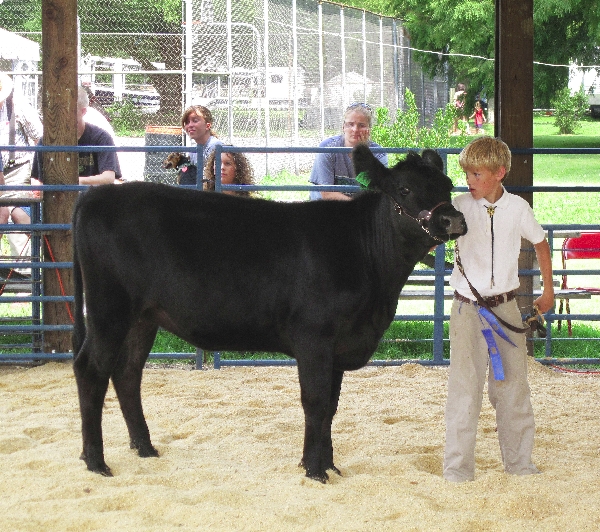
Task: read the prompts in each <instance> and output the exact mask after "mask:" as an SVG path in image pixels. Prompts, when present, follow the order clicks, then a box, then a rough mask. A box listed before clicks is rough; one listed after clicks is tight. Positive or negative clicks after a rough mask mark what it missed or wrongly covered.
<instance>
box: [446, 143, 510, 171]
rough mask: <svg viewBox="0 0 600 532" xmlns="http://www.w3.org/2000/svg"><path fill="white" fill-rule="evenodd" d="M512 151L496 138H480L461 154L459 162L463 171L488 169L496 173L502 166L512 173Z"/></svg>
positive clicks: (468, 145)
mask: <svg viewBox="0 0 600 532" xmlns="http://www.w3.org/2000/svg"><path fill="white" fill-rule="evenodd" d="M510 161H511V155H510V149H509V147H508V146H507V145H506V143H505V142H504V141H502V140H500V139H499V138H496V137H479V138H478V139H475V140H473V141H471V142H470V143H469V144H467V146H466V147H465V149H464V150H463V151H461V152H460V156H459V159H458V162H459V164H460V166H461V168H462V169H463V170H466V169H468V168H487V169H488V170H490V171H492V172H496V171H497V170H499V169H500V168H501V167H502V166H504V168H505V169H506V173H507V174H508V172H510Z"/></svg>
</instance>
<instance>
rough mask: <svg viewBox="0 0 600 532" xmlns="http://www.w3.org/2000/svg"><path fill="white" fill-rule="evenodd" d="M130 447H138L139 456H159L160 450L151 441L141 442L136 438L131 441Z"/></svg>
mask: <svg viewBox="0 0 600 532" xmlns="http://www.w3.org/2000/svg"><path fill="white" fill-rule="evenodd" d="M129 448H130V449H137V452H138V456H139V457H140V458H153V457H156V456H158V451H157V450H156V449H155V448H154V446H153V445H152V444H151V443H150V442H149V441H145V442H140V441H135V440H130V442H129Z"/></svg>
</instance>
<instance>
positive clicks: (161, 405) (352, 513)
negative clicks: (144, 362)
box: [0, 361, 600, 532]
mask: <svg viewBox="0 0 600 532" xmlns="http://www.w3.org/2000/svg"><path fill="white" fill-rule="evenodd" d="M446 376H447V370H446V369H444V368H426V367H421V366H418V365H414V364H408V365H405V366H401V367H390V368H375V367H367V368H364V369H362V370H360V371H356V372H353V373H347V374H346V378H345V380H344V384H343V388H342V396H341V400H340V408H339V411H338V415H337V416H336V418H335V420H334V425H333V433H334V436H333V437H334V448H335V451H336V464H337V466H338V467H339V468H340V469H341V471H342V473H343V476H342V477H339V476H337V475H333V474H332V475H331V480H330V482H329V483H328V484H326V485H323V484H320V483H318V482H315V481H312V480H309V479H307V478H306V477H304V474H303V470H301V469H300V468H298V462H299V460H300V456H301V453H302V439H303V415H302V410H301V407H300V401H299V387H298V382H297V376H296V369H295V368H293V367H285V368H264V367H263V368H252V369H250V368H226V369H222V370H220V371H215V370H212V369H210V370H203V371H188V370H184V369H163V368H151V369H148V370H146V372H145V377H144V383H143V394H144V407H145V412H146V416H147V419H148V423H149V426H150V432H151V434H152V437H153V442H154V444H155V446H156V447H157V449H158V450H159V452H160V454H161V457H160V458H146V459H141V458H139V457H137V455H136V454H135V452H134V451H132V450H130V449H129V443H128V437H127V432H126V428H125V424H124V421H123V417H122V415H121V412H120V410H119V406H118V403H117V400H116V398H115V395H114V392H113V390H112V388H111V389H110V390H109V394H108V397H107V401H106V406H105V409H104V425H103V426H104V441H105V446H106V461H107V463H108V464H109V466H110V467H111V468H112V470H113V473H114V474H115V476H114V477H113V478H104V477H101V476H99V475H96V474H93V473H90V472H88V471H87V470H86V468H85V465H84V463H83V462H82V461H80V460H79V459H78V457H79V454H80V452H81V436H80V418H79V411H78V404H77V393H76V387H75V381H74V377H73V373H72V369H71V366H70V364H61V363H51V364H47V365H45V366H41V367H36V368H29V369H23V368H8V367H5V368H0V427H1V430H0V468H1V471H2V473H1V476H0V523H1V525H0V528H1V529H2V530H5V531H22V530H24V531H29V530H31V531H36V532H38V531H45V532H52V531H61V532H64V531H76V532H83V531H93V530H106V531H115V530H124V531H171V530H210V531H238V530H240V531H242V530H244V531H245V530H247V531H269V532H270V531H327V532H331V531H346V530H353V531H354V530H355V531H379V530H382V531H388V530H394V531H395V530H399V531H405V530H406V531H409V530H414V531H438V530H439V531H461V532H462V531H464V532H466V531H510V532H516V531H521V530H528V531H529V530H535V531H539V530H551V531H561V532H563V531H586V530H599V529H600V503H599V502H598V494H599V493H600V452H599V441H600V431H599V428H600V420H599V418H598V403H597V402H598V398H599V397H600V393H599V392H600V376H594V375H572V374H562V373H558V372H556V371H553V370H552V369H550V368H547V367H544V366H541V365H540V364H538V363H536V362H534V361H531V363H530V382H531V387H532V392H533V402H534V409H535V414H536V421H537V439H536V447H535V451H534V461H535V463H536V465H537V466H538V467H539V468H540V469H541V471H542V474H540V475H532V476H527V477H514V476H509V475H506V474H505V473H504V472H503V471H502V467H501V463H500V456H499V449H498V440H497V436H496V433H495V423H494V415H493V411H492V409H491V407H490V405H489V402H488V401H487V399H486V400H484V409H483V412H482V415H481V418H480V424H479V434H478V443H477V471H476V480H475V481H474V482H469V483H465V484H459V485H455V484H451V483H448V482H446V481H445V480H444V479H443V478H442V476H441V470H442V452H443V445H444V419H443V411H444V404H445V400H446Z"/></svg>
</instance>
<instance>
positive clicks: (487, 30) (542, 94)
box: [348, 0, 600, 107]
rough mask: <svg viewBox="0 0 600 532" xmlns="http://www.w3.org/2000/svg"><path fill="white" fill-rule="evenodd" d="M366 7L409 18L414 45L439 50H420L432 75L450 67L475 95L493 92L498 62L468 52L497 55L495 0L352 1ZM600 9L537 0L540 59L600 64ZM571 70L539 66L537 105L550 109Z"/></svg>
mask: <svg viewBox="0 0 600 532" xmlns="http://www.w3.org/2000/svg"><path fill="white" fill-rule="evenodd" d="M348 3H349V4H351V5H354V6H357V7H362V8H364V9H373V10H376V9H379V10H380V11H379V12H382V13H383V14H386V15H390V16H397V17H399V18H401V19H403V20H404V21H405V27H406V28H407V29H408V32H409V34H410V39H411V44H412V46H413V47H415V48H418V49H422V50H430V51H433V52H438V53H437V54H435V53H433V54H432V53H421V54H418V57H417V60H418V61H419V62H421V63H422V64H423V65H424V66H425V67H426V68H427V70H428V72H429V73H430V74H434V73H436V72H443V71H445V69H446V67H449V72H450V75H451V82H453V83H455V82H465V83H467V85H468V86H469V87H470V89H471V90H470V94H469V97H470V98H471V100H468V103H467V105H471V103H472V99H473V98H474V96H475V94H476V93H477V92H479V91H480V90H485V91H486V92H487V93H488V94H491V93H493V87H494V63H493V61H486V60H484V59H479V58H477V57H474V58H472V57H463V56H455V55H451V56H446V55H443V54H445V53H448V54H465V55H472V56H482V57H485V58H489V59H493V58H494V42H495V1H494V0H348ZM599 44H600V10H599V9H598V4H597V2H592V1H590V0H534V57H535V60H536V62H538V63H548V64H557V65H568V64H569V63H570V62H571V61H575V62H576V63H578V64H598V63H599V62H600V47H599ZM568 76H569V72H568V68H566V67H555V66H545V65H539V64H536V65H535V66H534V105H535V106H536V107H549V106H550V100H551V99H552V98H553V97H554V95H555V93H556V91H557V90H559V89H561V88H563V87H565V86H566V85H567V82H568Z"/></svg>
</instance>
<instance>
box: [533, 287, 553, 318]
mask: <svg viewBox="0 0 600 532" xmlns="http://www.w3.org/2000/svg"><path fill="white" fill-rule="evenodd" d="M533 304H534V305H535V306H537V307H538V309H539V311H540V313H542V314H545V313H546V312H548V311H549V310H550V309H551V308H552V307H553V306H554V290H548V291H546V290H544V292H543V293H542V295H541V296H540V297H538V298H537V299H536V300H535V301H534V302H533Z"/></svg>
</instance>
